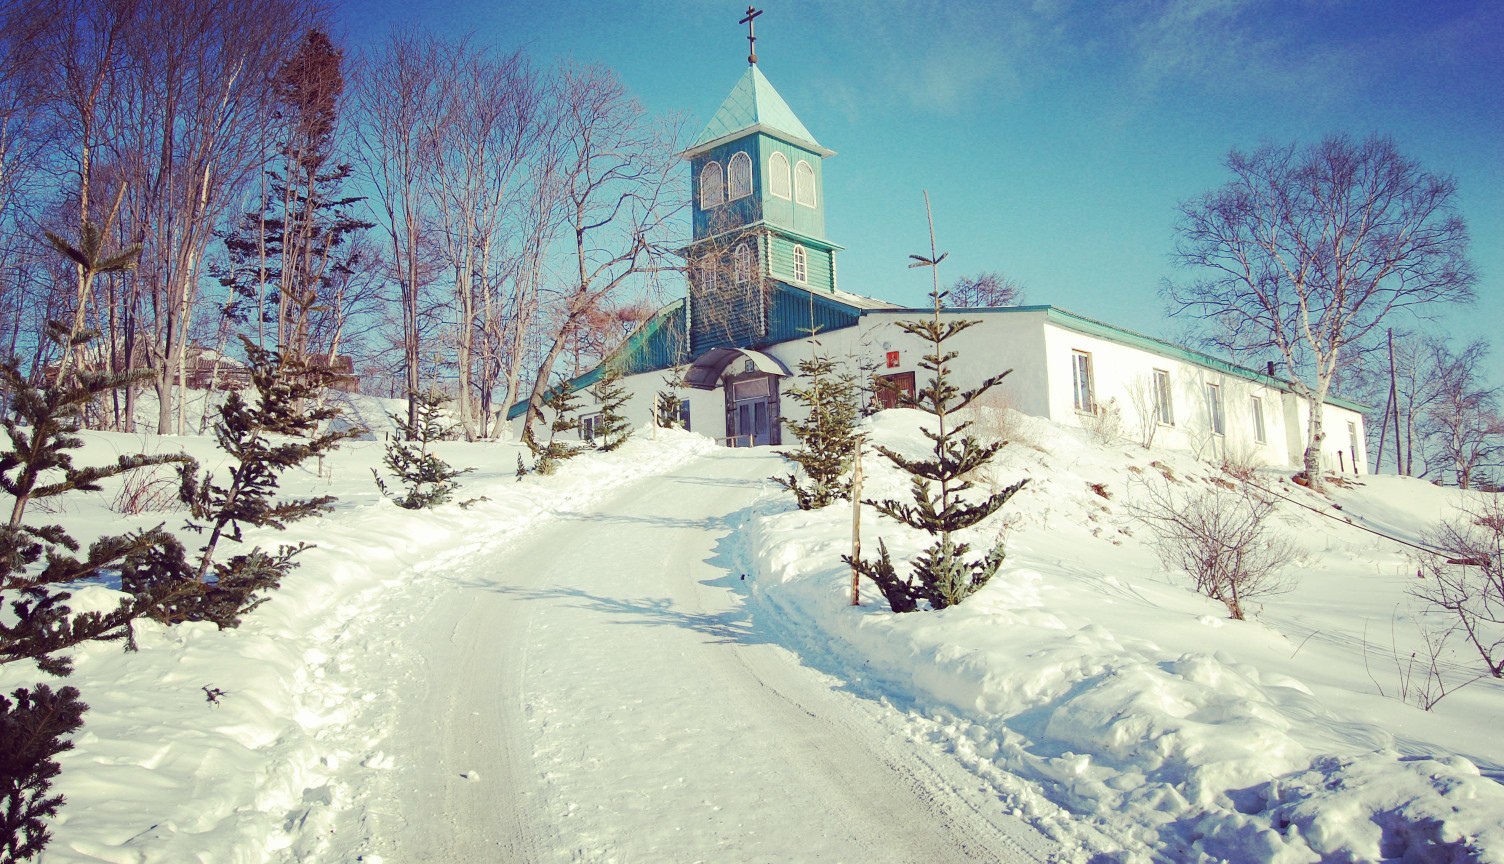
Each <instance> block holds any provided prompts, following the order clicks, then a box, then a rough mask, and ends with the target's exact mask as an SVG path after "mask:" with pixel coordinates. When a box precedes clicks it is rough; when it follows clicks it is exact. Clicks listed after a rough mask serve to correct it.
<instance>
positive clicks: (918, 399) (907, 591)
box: [842, 194, 1028, 612]
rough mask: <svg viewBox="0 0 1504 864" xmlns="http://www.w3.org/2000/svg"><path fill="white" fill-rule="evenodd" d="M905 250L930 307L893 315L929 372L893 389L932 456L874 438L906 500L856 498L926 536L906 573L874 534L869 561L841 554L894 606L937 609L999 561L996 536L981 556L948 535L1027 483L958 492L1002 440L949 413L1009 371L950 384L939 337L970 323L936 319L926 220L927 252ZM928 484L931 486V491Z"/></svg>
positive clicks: (935, 260) (972, 587) (949, 355)
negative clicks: (924, 419) (902, 389)
mask: <svg viewBox="0 0 1504 864" xmlns="http://www.w3.org/2000/svg"><path fill="white" fill-rule="evenodd" d="M925 209H926V211H928V209H929V195H928V194H926V195H925ZM910 257H912V258H914V259H915V261H916V263H914V264H911V265H910V266H911V267H929V268H931V271H932V273H933V274H934V275H933V278H934V288H933V290H932V291H931V292H930V300H931V302H932V304H933V308H934V312H933V315H932V316H931V317H930V318H928V319H923V320H918V321H900V322H898V326H899V328H901V329H902V330H903V331H904V332H905V333H909V334H911V335H913V336H917V337H919V338H920V339H923V340H924V341H925V342H928V343H929V346H930V347H929V351H928V353H926V354H925V355H924V356H923V358H922V359H921V361H920V364H919V365H920V368H922V369H924V370H926V371H928V372H929V373H930V378H929V381H928V382H926V384H925V385H924V386H923V387H921V388H919V390H918V392H916V393H915V394H914V395H912V396H909V395H907V394H904V395H901V396H900V398H899V404H900V405H902V406H903V407H906V408H918V409H920V410H922V411H927V412H929V413H930V414H932V415H934V426H933V427H928V428H925V429H924V430H923V431H924V435H925V437H926V438H928V439H930V441H931V443H932V444H933V448H932V452H933V456H931V457H929V458H923V459H914V458H910V457H907V456H904V455H903V454H901V453H898V452H896V451H894V450H892V449H891V448H888V447H884V446H882V445H878V446H877V447H876V449H877V451H878V452H879V453H881V454H882V455H883V456H885V457H887V459H888V460H889V461H890V462H892V463H893V464H894V465H896V466H897V467H898V468H900V469H902V470H903V471H904V472H905V473H907V474H908V475H909V476H910V477H911V478H912V479H911V487H910V488H911V494H912V498H913V503H905V502H901V501H895V500H892V499H887V500H883V501H873V500H866V501H863V502H862V503H863V504H867V505H870V506H872V507H876V508H877V510H878V512H880V513H882V514H883V515H885V516H887V517H889V518H890V519H894V520H896V521H898V522H901V523H903V524H905V525H907V526H909V527H911V528H915V529H918V530H920V531H924V532H926V533H927V534H929V535H930V536H931V537H932V538H934V539H933V542H932V543H931V544H930V547H929V548H928V549H926V550H925V551H924V552H922V553H921V554H920V556H919V557H918V558H917V559H916V560H915V561H914V562H913V564H912V566H911V568H910V573H909V575H907V576H900V575H899V574H898V572H897V569H896V568H895V566H894V564H893V561H892V559H891V557H890V556H889V554H888V548H887V545H886V544H885V543H884V542H883V541H882V540H879V541H878V557H877V559H876V560H870V561H869V560H867V559H865V558H863V559H857V560H853V559H852V557H851V556H849V555H848V556H842V559H843V560H844V561H845V562H846V563H847V564H848V565H850V566H852V567H854V568H856V570H857V571H858V572H859V573H861V574H862V575H864V576H866V577H867V578H868V579H871V580H872V581H873V582H874V583H876V585H877V587H878V590H880V591H882V593H883V597H884V598H885V599H886V600H887V601H888V605H889V607H890V608H892V610H893V611H894V612H912V611H914V610H916V609H918V608H919V603H920V602H921V601H924V602H927V603H929V605H930V608H932V609H944V608H946V607H947V606H954V605H955V604H957V603H960V602H961V601H962V600H965V599H966V598H967V597H969V596H971V595H972V594H974V593H975V592H977V591H978V590H980V589H981V588H982V586H983V585H986V584H987V582H988V580H990V579H991V578H992V576H993V575H994V574H995V573H997V570H998V568H999V567H1000V566H1001V565H1002V563H1003V557H1004V550H1003V544H1002V542H1001V541H999V542H998V543H996V544H994V545H993V547H992V549H991V550H989V551H988V552H987V553H986V554H985V555H984V556H982V558H980V559H976V560H973V559H970V558H968V553H970V551H971V548H970V546H969V545H968V544H966V543H958V542H956V540H955V537H954V535H955V534H956V532H959V531H962V530H965V529H967V528H970V527H972V526H974V525H976V524H977V523H978V522H981V521H982V520H983V519H985V518H987V517H988V516H991V515H992V514H993V513H995V512H997V511H998V509H1000V508H1001V507H1002V506H1003V505H1004V504H1006V503H1007V502H1008V499H1010V498H1012V497H1013V496H1014V495H1016V494H1017V493H1018V491H1019V490H1020V489H1022V488H1023V487H1024V485H1025V484H1026V483H1027V482H1028V481H1027V480H1020V481H1019V482H1017V483H1014V484H1012V485H1011V486H1007V487H1004V488H1002V489H1000V490H999V491H997V492H995V493H993V494H990V495H986V496H983V497H980V498H979V499H977V500H972V499H973V498H974V497H975V496H968V495H967V494H966V493H967V492H969V491H971V489H972V484H971V483H970V482H969V481H967V480H965V479H963V478H965V477H968V476H975V475H974V472H976V471H977V469H979V468H982V467H983V466H985V465H987V463H988V462H990V461H991V459H992V457H993V456H994V455H995V454H996V453H997V451H998V450H1000V449H1002V447H1003V445H1004V443H1006V442H996V443H991V444H983V443H981V442H979V441H977V440H976V439H975V438H973V437H972V436H971V435H970V434H967V432H966V430H967V428H968V427H969V426H970V425H971V424H970V423H969V422H961V423H955V424H954V425H952V424H953V422H954V420H953V416H952V415H954V414H956V413H957V412H959V411H962V410H963V409H965V408H966V407H967V406H969V405H971V404H972V402H974V401H975V400H976V399H977V397H979V396H981V395H982V394H983V393H985V392H987V391H988V390H989V389H991V388H992V387H994V386H996V385H997V383H998V382H999V381H1001V380H1002V379H1003V377H1004V376H1006V375H1007V374H1008V373H1009V372H1011V371H1012V370H1011V369H1010V370H1008V371H1007V372H1003V373H1002V374H1001V375H994V376H992V377H990V378H988V379H986V380H985V381H983V382H982V383H981V384H980V385H979V386H977V387H976V388H975V389H972V390H961V389H959V388H958V387H956V385H955V384H953V383H951V380H950V379H951V372H950V366H949V364H950V362H951V361H952V360H954V359H955V358H956V357H958V356H959V354H958V353H957V352H955V351H947V350H945V343H946V342H947V341H948V340H950V339H951V337H953V336H955V335H956V334H957V333H960V332H962V331H963V330H966V329H967V328H969V327H971V326H973V325H975V324H976V323H977V322H976V321H967V320H952V321H942V320H941V318H940V309H941V306H942V304H943V302H944V300H945V294H946V292H943V291H941V290H940V281H939V273H938V267H939V264H940V262H941V261H942V260H944V258H945V255H943V254H939V255H937V254H936V252H935V229H934V223H933V221H931V223H930V255H929V257H928V258H925V257H923V256H919V255H912V256H910ZM934 484H938V485H939V489H938V490H936V489H935V487H934Z"/></svg>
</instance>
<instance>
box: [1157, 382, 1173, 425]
mask: <svg viewBox="0 0 1504 864" xmlns="http://www.w3.org/2000/svg"><path fill="white" fill-rule="evenodd" d="M1154 412H1155V418H1154V419H1156V420H1158V421H1159V422H1161V423H1163V424H1165V425H1166V426H1174V425H1175V406H1173V405H1171V404H1170V373H1169V372H1166V371H1165V370H1163V369H1155V370H1154Z"/></svg>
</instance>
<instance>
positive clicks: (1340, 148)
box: [1167, 135, 1476, 489]
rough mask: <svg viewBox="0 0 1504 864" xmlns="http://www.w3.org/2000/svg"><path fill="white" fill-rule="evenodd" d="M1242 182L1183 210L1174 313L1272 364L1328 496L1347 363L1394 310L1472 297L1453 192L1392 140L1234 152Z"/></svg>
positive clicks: (1334, 139) (1307, 460)
mask: <svg viewBox="0 0 1504 864" xmlns="http://www.w3.org/2000/svg"><path fill="white" fill-rule="evenodd" d="M1226 165H1227V168H1228V169H1229V170H1230V171H1231V172H1232V174H1233V179H1232V180H1231V181H1229V182H1228V183H1227V184H1226V185H1224V186H1222V187H1221V188H1218V189H1214V190H1212V191H1210V192H1208V193H1206V194H1205V195H1202V196H1201V197H1199V198H1195V199H1192V200H1189V201H1186V202H1184V203H1182V204H1181V205H1180V221H1179V225H1178V232H1179V239H1178V241H1177V244H1176V249H1175V255H1176V257H1177V259H1178V261H1179V263H1180V264H1182V265H1183V266H1185V267H1188V268H1196V269H1197V272H1198V276H1197V277H1196V278H1194V279H1193V280H1191V281H1189V282H1185V283H1177V284H1170V285H1169V286H1168V287H1167V296H1168V297H1169V300H1170V302H1171V305H1172V309H1173V310H1174V311H1175V312H1177V313H1187V314H1191V315H1195V316H1198V317H1201V318H1203V319H1209V320H1211V321H1214V322H1215V323H1216V325H1217V326H1218V330H1219V332H1220V333H1222V334H1225V337H1219V341H1221V342H1222V343H1223V345H1222V347H1224V348H1225V349H1227V350H1232V351H1237V350H1252V351H1256V352H1261V353H1265V354H1272V355H1273V356H1275V357H1277V358H1278V362H1279V363H1280V364H1281V365H1282V366H1283V369H1284V371H1285V373H1286V377H1288V379H1289V380H1290V381H1291V385H1292V387H1293V388H1294V390H1295V392H1296V393H1297V394H1298V395H1299V396H1300V397H1301V398H1303V399H1305V400H1306V402H1307V404H1308V405H1309V407H1310V411H1309V421H1308V423H1307V428H1306V448H1305V454H1304V459H1303V461H1304V473H1305V477H1306V478H1307V479H1308V480H1309V482H1310V483H1311V485H1312V487H1313V488H1318V489H1319V488H1320V487H1321V474H1320V467H1321V466H1320V455H1321V442H1322V439H1323V438H1324V437H1325V435H1324V432H1323V429H1322V409H1323V406H1324V404H1325V402H1326V398H1327V396H1328V394H1329V392H1330V389H1331V385H1332V381H1333V378H1334V376H1335V375H1336V373H1337V371H1338V370H1339V368H1340V367H1341V364H1342V362H1343V361H1344V360H1345V359H1346V356H1347V355H1348V353H1349V352H1351V351H1354V350H1356V349H1357V348H1358V347H1360V346H1362V345H1364V344H1366V343H1367V342H1369V341H1370V340H1371V339H1372V338H1373V337H1374V336H1375V334H1376V333H1382V332H1383V327H1382V325H1383V323H1384V322H1385V321H1386V320H1388V319H1389V318H1390V316H1391V314H1392V313H1395V312H1397V311H1399V310H1402V309H1403V310H1409V311H1411V312H1413V313H1415V314H1417V315H1422V316H1424V315H1426V314H1428V313H1429V312H1431V311H1433V310H1434V308H1435V307H1434V304H1436V303H1439V302H1463V301H1468V300H1471V299H1472V286H1473V283H1474V281H1475V278H1476V277H1475V275H1474V272H1473V268H1472V266H1471V264H1470V263H1469V261H1468V258H1467V244H1468V235H1467V228H1466V225H1465V224H1464V222H1463V219H1462V217H1461V216H1460V215H1458V213H1457V210H1456V207H1455V203H1454V198H1455V196H1456V191H1457V184H1456V182H1455V181H1454V180H1453V179H1452V178H1450V177H1446V176H1441V175H1437V174H1432V173H1430V172H1428V171H1426V170H1424V169H1423V168H1422V167H1421V166H1420V164H1419V163H1418V162H1415V161H1414V160H1411V159H1408V158H1406V157H1405V156H1403V155H1402V154H1401V153H1400V152H1399V150H1398V149H1397V148H1396V147H1395V145H1394V142H1393V141H1391V140H1390V139H1388V138H1383V137H1377V136H1375V137H1370V138H1367V139H1365V140H1363V141H1355V140H1353V139H1352V138H1350V137H1348V136H1346V135H1333V136H1330V137H1328V138H1326V139H1324V140H1322V141H1321V142H1320V143H1318V144H1316V145H1314V146H1310V147H1305V148H1301V147H1298V146H1296V145H1293V144H1292V145H1284V146H1276V145H1265V146H1263V147H1260V148H1259V149H1257V150H1255V151H1253V152H1252V153H1243V152H1241V151H1238V150H1234V151H1232V153H1230V154H1229V155H1228V158H1227V162H1226Z"/></svg>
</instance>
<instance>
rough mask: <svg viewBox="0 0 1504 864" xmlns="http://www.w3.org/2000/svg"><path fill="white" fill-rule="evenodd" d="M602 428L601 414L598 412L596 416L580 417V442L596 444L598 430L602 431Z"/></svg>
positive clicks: (586, 415)
mask: <svg viewBox="0 0 1504 864" xmlns="http://www.w3.org/2000/svg"><path fill="white" fill-rule="evenodd" d="M600 426H601V412H599V411H597V412H595V413H594V414H582V415H580V428H579V433H580V440H581V441H587V442H589V443H591V444H594V443H595V436H596V435H597V434H599V431H598V430H599V429H600Z"/></svg>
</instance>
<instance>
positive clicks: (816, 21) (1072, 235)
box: [335, 0, 1504, 384]
mask: <svg viewBox="0 0 1504 864" xmlns="http://www.w3.org/2000/svg"><path fill="white" fill-rule="evenodd" d="M757 5H758V7H759V8H761V9H764V10H765V12H764V14H763V15H762V16H761V17H759V18H758V19H757V35H758V41H757V48H758V52H757V53H758V65H759V66H760V67H761V69H762V71H763V73H764V74H765V75H767V76H768V79H769V80H770V81H771V82H772V83H773V85H774V86H775V87H776V88H778V90H779V92H780V93H781V94H782V95H783V97H784V98H785V99H786V100H787V101H788V103H789V105H790V106H791V107H792V108H793V110H794V111H795V113H797V114H798V115H799V117H800V119H801V120H803V121H804V124H805V125H806V126H807V127H809V129H810V131H811V132H812V133H813V134H814V135H815V136H816V138H817V139H818V140H819V141H820V143H822V144H824V145H825V146H827V147H829V148H831V149H833V150H836V151H837V152H838V153H839V155H838V156H836V157H835V158H833V159H830V160H827V162H826V166H825V204H826V219H827V221H826V232H827V234H828V236H829V237H830V239H831V240H832V241H834V242H836V243H840V244H842V245H843V246H845V247H846V251H845V252H843V253H841V257H840V258H839V270H840V279H841V283H840V284H841V287H842V288H844V289H846V290H848V291H854V292H857V293H860V294H868V295H872V296H876V297H882V298H884V299H888V300H892V301H895V302H899V303H905V304H911V305H920V304H922V303H923V302H924V301H925V292H926V291H927V290H928V288H929V279H928V275H927V274H926V273H924V272H923V271H918V270H915V271H911V270H908V269H906V263H907V255H908V253H910V252H921V251H927V248H928V237H927V235H926V229H925V222H924V205H923V201H922V198H921V191H922V190H926V189H927V190H929V193H930V197H931V200H932V202H933V205H934V208H935V227H936V233H937V235H938V240H939V246H940V248H941V249H942V250H947V251H949V252H950V258H949V259H948V260H947V262H946V264H945V265H943V266H942V271H941V278H942V281H949V280H951V279H954V278H956V277H958V276H961V275H964V274H969V273H975V272H979V271H983V270H996V271H998V272H1001V273H1004V274H1006V275H1009V276H1012V277H1014V278H1016V279H1019V280H1021V281H1022V282H1024V283H1025V284H1026V286H1027V289H1028V293H1027V297H1026V299H1027V301H1028V302H1031V303H1051V304H1054V305H1058V306H1062V307H1064V308H1067V309H1070V310H1072V311H1074V312H1078V313H1081V314H1083V315H1087V316H1090V317H1094V318H1100V319H1103V320H1106V321H1110V322H1112V323H1115V324H1119V325H1121V326H1125V327H1129V328H1132V329H1136V330H1139V331H1142V332H1145V333H1150V334H1153V335H1160V336H1168V337H1171V338H1174V337H1176V336H1178V335H1180V334H1181V333H1182V331H1183V330H1184V329H1185V328H1186V327H1187V326H1188V324H1189V322H1187V321H1182V320H1176V319H1166V317H1165V314H1164V303H1163V301H1162V300H1161V298H1160V295H1159V286H1160V284H1161V281H1162V280H1163V279H1164V278H1165V277H1178V276H1184V275H1185V274H1184V273H1182V272H1180V271H1177V270H1176V268H1175V267H1174V266H1173V264H1172V262H1171V260H1170V252H1171V250H1172V248H1173V243H1174V230H1173V226H1174V221H1175V207H1176V205H1177V203H1178V202H1180V201H1183V200H1185V199H1187V198H1190V197H1192V196H1195V195H1196V194H1198V193H1200V192H1202V191H1205V190H1207V189H1210V188H1213V187H1215V186H1218V185H1221V184H1222V183H1223V182H1225V181H1226V180H1227V179H1228V175H1227V172H1226V170H1225V169H1224V168H1223V167H1222V161H1223V159H1224V158H1225V157H1226V155H1227V152H1228V151H1229V150H1230V149H1231V148H1234V147H1237V148H1242V149H1252V148H1254V147H1256V146H1258V145H1259V144H1260V143H1263V142H1265V141H1274V142H1280V143H1286V142H1290V141H1302V142H1313V141H1315V140H1318V139H1319V138H1320V137H1321V136H1322V135H1324V134H1326V133H1328V132H1334V131H1346V132H1350V133H1352V134H1354V135H1356V136H1363V135H1366V134H1368V133H1370V132H1379V133H1383V134H1387V135H1390V136H1392V137H1394V138H1395V140H1396V141H1397V143H1398V144H1399V147H1400V150H1401V152H1403V153H1405V154H1406V155H1408V156H1410V157H1411V158H1414V159H1417V160H1419V161H1420V162H1421V163H1422V165H1424V166H1425V167H1426V168H1427V169H1428V170H1431V171H1434V172H1438V173H1447V174H1451V175H1453V176H1454V177H1456V178H1457V181H1458V184H1459V189H1460V192H1459V195H1458V198H1457V203H1458V205H1459V206H1460V209H1461V212H1462V214H1463V216H1464V217H1465V218H1466V219H1467V221H1468V224H1469V227H1470V229H1471V233H1472V238H1473V247H1472V251H1473V260H1474V263H1475V264H1476V265H1477V267H1478V270H1479V273H1480V276H1481V278H1480V281H1479V283H1478V285H1477V293H1478V296H1479V302H1478V304H1477V305H1476V306H1475V307H1473V308H1471V309H1468V310H1460V311H1454V312H1451V313H1449V314H1448V315H1447V316H1446V319H1445V321H1446V326H1447V327H1449V328H1450V329H1451V330H1452V331H1453V332H1454V333H1455V334H1456V335H1457V336H1458V337H1459V338H1473V337H1478V336H1491V335H1494V334H1495V333H1497V331H1499V329H1500V325H1501V324H1504V3H1500V2H1497V0H1479V2H1449V0H1441V2H1414V0H1408V2H1387V0H1386V2H1341V0H1313V2H1274V3H1270V2H1244V0H1202V2H1191V0H1168V2H1114V3H1098V2H1070V0H1034V2H1029V3H1023V2H1003V3H964V2H872V3H856V2H849V3H810V2H804V3H795V2H792V0H767V2H765V3H759V4H757ZM745 9H746V5H745V3H729V2H717V3H709V2H691V0H663V2H656V3H651V4H638V3H614V2H602V3H586V2H574V0H563V2H546V3H524V2H512V0H500V2H497V0H491V2H484V3H468V2H432V0H412V2H388V0H373V2H357V0H346V2H345V3H344V4H343V5H342V6H340V7H338V10H337V12H336V22H335V30H336V32H337V33H338V35H340V36H341V37H343V40H344V43H345V44H346V45H347V46H348V47H350V48H352V49H355V50H359V49H360V48H361V47H363V46H365V45H369V44H374V43H376V42H379V41H380V40H381V39H382V38H383V37H384V35H385V33H386V32H387V30H388V28H390V27H393V26H397V27H403V26H411V25H413V24H421V25H423V26H427V27H429V28H431V29H433V30H435V31H438V32H441V33H452V34H456V35H458V34H462V33H466V32H473V33H475V34H476V35H477V36H479V37H481V38H484V39H491V40H495V42H496V43H497V44H498V45H500V46H501V47H503V48H505V49H508V50H510V49H513V48H519V47H520V48H526V49H527V50H528V51H529V53H531V54H532V56H533V57H535V58H536V59H537V60H539V61H540V62H545V63H546V62H550V61H553V60H556V59H563V58H568V59H572V60H576V61H582V62H593V63H601V64H604V65H606V66H609V67H611V68H613V69H615V70H616V72H617V73H618V74H619V75H620V76H621V78H622V79H623V81H624V82H625V83H626V85H627V86H628V87H629V88H631V89H632V91H633V92H634V93H635V94H636V95H637V96H638V98H640V99H641V100H642V101H643V103H644V104H645V105H646V106H647V107H648V108H649V109H650V110H651V111H653V112H655V113H661V114H665V115H667V114H678V115H681V116H683V117H685V120H686V126H687V127H688V130H687V133H688V134H690V135H693V134H695V133H697V132H698V131H699V130H700V128H701V127H703V125H704V124H705V122H706V121H707V120H709V118H710V116H711V114H712V113H714V111H715V109H716V108H717V107H718V106H719V105H720V102H721V100H722V99H723V98H724V97H725V96H726V94H727V93H728V92H729V91H730V89H731V87H732V85H733V84H734V83H735V82H736V80H737V79H738V77H740V75H741V74H742V72H743V71H744V70H745V68H746V54H747V41H746V28H745V27H744V26H742V25H739V24H738V23H737V19H738V18H740V17H741V15H742V14H743V13H744V11H745ZM686 170H687V168H686ZM685 232H686V234H687V233H688V226H687V224H686V227H685ZM1409 323H1410V322H1408V321H1404V320H1401V319H1396V326H1409ZM1489 377H1490V378H1491V379H1492V380H1493V382H1494V383H1500V384H1504V339H1496V344H1495V347H1494V357H1493V362H1492V363H1491V364H1490V368H1489Z"/></svg>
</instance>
